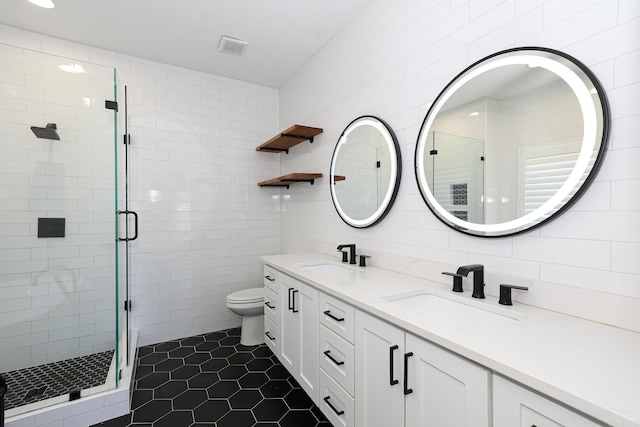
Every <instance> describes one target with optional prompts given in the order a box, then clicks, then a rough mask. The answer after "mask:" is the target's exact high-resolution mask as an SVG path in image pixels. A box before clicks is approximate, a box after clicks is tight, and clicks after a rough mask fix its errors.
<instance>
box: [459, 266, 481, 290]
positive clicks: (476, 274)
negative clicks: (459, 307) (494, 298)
mask: <svg viewBox="0 0 640 427" xmlns="http://www.w3.org/2000/svg"><path fill="white" fill-rule="evenodd" d="M472 271H473V293H472V294H471V296H472V297H474V298H480V299H484V265H482V264H471V265H463V266H462V267H459V268H458V271H457V273H458V274H462V275H463V276H465V277H467V275H468V274H469V273H470V272H472Z"/></svg>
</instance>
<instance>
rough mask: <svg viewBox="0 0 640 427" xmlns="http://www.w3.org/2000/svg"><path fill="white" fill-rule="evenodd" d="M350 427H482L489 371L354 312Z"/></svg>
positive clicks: (486, 422) (484, 425) (486, 419)
mask: <svg viewBox="0 0 640 427" xmlns="http://www.w3.org/2000/svg"><path fill="white" fill-rule="evenodd" d="M355 350H356V360H357V361H358V364H357V366H356V374H355V386H356V388H355V393H356V405H355V411H356V413H355V425H356V426H358V427H388V426H394V427H396V426H406V427H418V426H467V427H472V426H473V427H476V426H477V427H488V426H489V425H490V424H489V423H490V419H489V375H490V374H489V372H488V371H486V370H485V369H483V368H481V367H479V366H477V365H475V364H473V363H471V362H469V361H467V360H466V359H463V358H461V357H459V356H457V355H455V354H453V353H450V352H448V351H447V350H444V349H442V348H440V347H438V346H436V345H434V344H431V343H429V342H428V341H425V340H423V339H421V338H418V337H415V336H414V335H411V334H408V333H405V332H404V331H402V330H401V329H399V328H397V327H395V326H393V325H391V324H389V323H386V322H384V321H381V320H379V319H377V318H375V317H373V316H370V315H368V314H365V313H363V312H360V311H356V335H355Z"/></svg>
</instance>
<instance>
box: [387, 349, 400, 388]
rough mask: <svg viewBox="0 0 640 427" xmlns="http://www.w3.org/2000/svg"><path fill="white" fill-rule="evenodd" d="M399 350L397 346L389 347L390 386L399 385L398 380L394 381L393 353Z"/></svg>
mask: <svg viewBox="0 0 640 427" xmlns="http://www.w3.org/2000/svg"><path fill="white" fill-rule="evenodd" d="M397 349H398V346H397V345H394V346H391V347H389V385H396V384H398V380H394V379H393V352H394V351H395V350H397Z"/></svg>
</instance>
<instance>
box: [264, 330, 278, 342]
mask: <svg viewBox="0 0 640 427" xmlns="http://www.w3.org/2000/svg"><path fill="white" fill-rule="evenodd" d="M264 334H265V335H266V336H267V338H269V339H270V340H271V341H275V340H276V337H272V336H271V334H270V333H269V331H267V332H265V333H264Z"/></svg>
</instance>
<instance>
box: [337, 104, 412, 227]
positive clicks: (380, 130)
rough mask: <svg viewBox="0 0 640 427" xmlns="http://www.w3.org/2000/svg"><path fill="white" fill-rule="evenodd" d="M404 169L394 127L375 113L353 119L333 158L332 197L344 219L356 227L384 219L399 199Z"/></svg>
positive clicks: (341, 136)
mask: <svg viewBox="0 0 640 427" xmlns="http://www.w3.org/2000/svg"><path fill="white" fill-rule="evenodd" d="M401 171H402V164H401V160H400V147H399V146H398V141H397V140H396V136H395V134H394V133H393V131H392V130H391V128H389V126H388V125H387V124H386V123H385V122H384V121H382V120H380V119H379V118H377V117H373V116H362V117H359V118H357V119H355V120H354V121H352V122H351V123H350V124H349V125H348V126H347V127H346V129H345V130H344V131H343V132H342V134H341V135H340V138H338V143H337V144H336V148H335V150H334V151H333V157H332V158H331V172H330V177H329V185H330V186H331V199H332V200H333V204H334V206H335V208H336V211H337V212H338V215H340V218H342V220H343V221H344V222H346V223H347V224H349V225H350V226H352V227H356V228H365V227H371V226H372V225H374V224H377V223H378V222H380V221H381V220H382V219H383V218H384V217H385V216H386V215H387V213H388V212H389V209H391V205H392V204H393V202H394V200H395V198H396V194H397V192H398V187H399V186H400V175H401Z"/></svg>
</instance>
